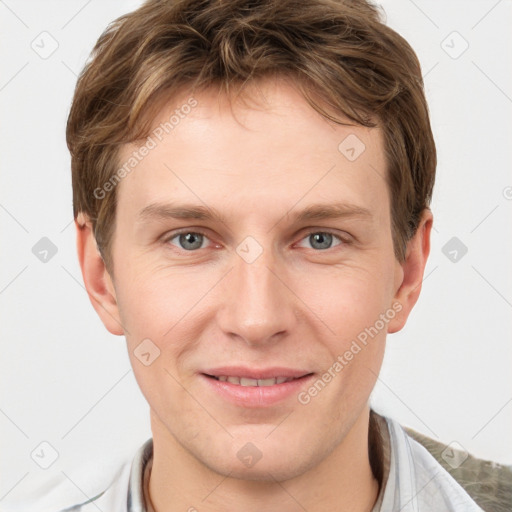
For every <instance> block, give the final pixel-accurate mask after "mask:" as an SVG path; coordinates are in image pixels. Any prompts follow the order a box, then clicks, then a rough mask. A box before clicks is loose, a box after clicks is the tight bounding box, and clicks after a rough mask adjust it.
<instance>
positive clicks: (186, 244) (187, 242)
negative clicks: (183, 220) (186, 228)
mask: <svg viewBox="0 0 512 512" xmlns="http://www.w3.org/2000/svg"><path fill="white" fill-rule="evenodd" d="M175 238H177V239H178V242H179V247H180V248H181V249H185V250H186V251H193V250H195V249H201V247H202V245H203V242H204V236H203V235H201V234H200V233H193V232H190V233H181V234H178V235H176V236H174V237H173V238H171V240H169V241H170V242H171V243H172V240H174V239H175ZM174 245H176V244H174Z"/></svg>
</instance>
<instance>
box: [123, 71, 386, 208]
mask: <svg viewBox="0 0 512 512" xmlns="http://www.w3.org/2000/svg"><path fill="white" fill-rule="evenodd" d="M144 145H147V146H148V147H151V148H150V149H149V150H148V151H145V152H144V153H145V156H143V158H140V156H139V157H138V161H137V163H136V165H135V166H134V167H133V170H132V171H130V172H129V173H128V175H127V176H126V178H124V179H123V180H122V182H121V183H120V184H119V190H118V195H119V197H118V200H119V202H118V208H125V207H129V208H130V209H132V210H133V209H137V211H138V212H139V213H140V211H142V210H143V209H144V208H147V207H148V205H151V204H153V203H160V204H162V203H165V202H168V201H171V200H172V202H176V201H179V200H183V201H184V202H186V203H189V204H190V203H192V202H195V203H197V204H200V203H201V202H202V203H203V206H205V207H208V206H209V205H211V206H212V207H215V208H216V209H217V210H219V211H220V210H222V209H223V207H224V210H223V213H226V215H228V216H229V215H231V214H236V213H238V214H240V211H238V212H236V211H235V210H237V209H240V208H242V209H243V210H244V211H245V212H246V213H247V214H248V215H249V214H253V215H257V214H264V213H267V214H268V212H269V211H272V210H276V209H279V210H280V212H282V210H283V209H284V210H286V211H289V210H290V208H293V206H294V204H297V205H299V203H300V206H303V207H305V206H307V205H308V204H310V203H311V204H313V203H315V204H318V203H319V202H320V203H321V202H322V201H326V202H333V200H335V201H336V202H347V203H350V204H352V205H355V206H360V207H361V208H365V209H371V210H381V212H380V213H384V212H385V211H387V210H388V209H389V208H388V193H387V185H386V182H385V172H386V164H385V156H384V149H383V139H382V134H381V130H380V129H379V128H366V127H362V126H357V125H354V124H348V120H347V125H339V124H334V123H332V122H330V121H328V120H327V119H326V118H324V117H323V116H321V115H320V114H319V113H318V112H316V111H315V110H314V109H313V108H312V107H311V106H310V105H309V104H308V102H307V101H306V100H305V99H304V97H303V96H302V94H301V93H300V92H299V91H297V90H296V89H295V88H294V87H293V85H291V84H289V83H287V82H285V81H263V82H262V81H259V82H255V83H254V84H253V85H251V86H248V87H247V88H246V90H245V91H244V94H243V96H242V97H241V99H240V100H233V99H229V98H227V97H226V95H224V94H221V93H219V91H218V90H217V89H215V88H210V89H208V90H204V91H202V92H200V93H194V95H193V96H192V95H191V94H190V93H188V92H187V91H186V90H183V91H181V93H180V94H179V95H176V96H175V97H173V98H172V99H170V100H169V101H168V102H167V103H166V104H163V105H162V106H161V108H160V109H159V111H158V112H157V115H156V116H155V118H154V121H153V126H152V129H151V132H150V136H149V139H148V140H147V141H142V142H138V143H137V144H130V145H126V146H124V147H123V148H122V149H121V151H120V153H119V164H120V166H122V165H123V164H125V163H126V162H128V160H129V159H130V158H133V154H134V152H138V153H140V152H141V151H140V148H141V147H142V146H144ZM230 208H231V209H233V211H228V210H229V209H230ZM376 213H379V212H378V211H376Z"/></svg>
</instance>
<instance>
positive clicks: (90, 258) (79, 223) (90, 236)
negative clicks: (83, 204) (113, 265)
mask: <svg viewBox="0 0 512 512" xmlns="http://www.w3.org/2000/svg"><path fill="white" fill-rule="evenodd" d="M75 226H76V234H77V237H76V247H77V252H78V260H79V262H80V268H81V269H82V277H83V279H84V284H85V288H86V290H87V294H88V295H89V299H90V301H91V304H92V305H93V307H94V309H95V310H96V313H98V315H99V317H100V318H101V321H102V322H103V324H104V325H105V327H106V328H107V330H108V331H109V332H111V333H112V334H116V335H122V334H124V329H123V326H122V325H121V319H120V315H119V308H118V305H117V300H116V293H115V289H114V284H113V281H112V279H111V277H110V274H109V273H108V271H107V268H106V266H105V262H104V261H103V258H102V257H101V254H100V252H99V250H98V246H97V244H96V239H95V238H94V233H93V230H92V223H91V222H90V220H89V219H88V217H87V216H86V215H85V214H83V213H79V214H78V216H77V218H76V219H75Z"/></svg>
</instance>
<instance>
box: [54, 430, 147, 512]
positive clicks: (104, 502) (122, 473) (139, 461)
mask: <svg viewBox="0 0 512 512" xmlns="http://www.w3.org/2000/svg"><path fill="white" fill-rule="evenodd" d="M152 455H153V439H152V438H150V439H148V440H147V441H146V442H145V443H144V444H143V445H142V446H141V447H140V448H139V449H138V450H137V452H136V453H135V456H134V457H133V459H132V460H129V461H127V462H125V463H124V464H123V465H122V466H121V467H120V468H119V470H118V471H117V473H116V475H115V477H114V478H113V479H112V481H111V482H110V483H107V484H106V485H105V488H104V490H103V491H102V492H100V493H99V494H97V495H96V496H93V497H90V498H86V499H85V500H83V501H82V502H80V503H77V504H75V505H72V506H69V507H67V508H64V509H61V510H59V512H98V510H103V511H105V512H107V511H108V512H127V511H128V510H145V507H144V501H143V500H144V498H143V490H142V479H143V473H144V468H145V466H146V464H147V462H148V461H149V460H150V459H151V457H152Z"/></svg>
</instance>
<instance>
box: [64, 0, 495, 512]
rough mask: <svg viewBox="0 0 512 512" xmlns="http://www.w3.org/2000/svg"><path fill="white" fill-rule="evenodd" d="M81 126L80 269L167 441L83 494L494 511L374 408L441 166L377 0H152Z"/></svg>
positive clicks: (144, 507) (413, 294)
mask: <svg viewBox="0 0 512 512" xmlns="http://www.w3.org/2000/svg"><path fill="white" fill-rule="evenodd" d="M67 140H68V146H69V148H70V152H71V155H72V172H73V195H74V214H75V219H76V226H77V233H78V243H77V246H78V255H79V260H80V265H81V268H82V273H83V278H84V282H85V285H86V288H87V291H88V293H89V296H90V298H91V302H92V304H93V306H94V308H95V309H96V311H97V313H98V314H99V316H100V317H101V319H102V321H103V323H104V324H105V326H106V328H107V329H108V330H109V331H110V332H111V333H113V334H116V335H124V336H125V337H126V341H127V346H128V351H129V355H130V360H131V363H132V366H133V370H134V374H135V376H136V379H137V382H138V383H139V385H140V388H141V390H142V393H143V394H144V396H145V397H146V399H147V401H148V403H149V405H150V411H151V429H152V433H153V437H152V439H150V440H148V442H147V443H145V444H144V446H142V447H141V448H140V450H139V451H138V453H137V454H136V456H135V457H134V459H133V461H132V462H130V463H127V464H126V465H125V466H123V467H122V468H121V469H120V472H119V473H118V475H117V476H116V479H115V480H114V481H113V482H112V483H111V484H109V485H106V486H105V490H104V492H102V493H101V494H100V495H98V496H96V497H93V498H92V499H91V500H88V501H87V502H86V503H83V504H78V505H76V506H73V507H71V508H69V509H67V510H74V511H78V510H80V511H88V510H98V509H100V510H104V511H132V512H135V511H156V512H175V511H187V510H188V511H195V510H197V511H199V512H202V511H220V510H223V511H225V510H230V511H231V510H232V511H235V510H236V511H238V510H244V511H256V510H258V511H260V510H272V511H273V510H275V511H295V510H307V511H309V512H315V511H320V510H343V511H354V512H355V511H361V512H362V511H368V512H369V511H374V512H377V511H388V510H389V511H391V510H393V511H394V510H402V511H409V510H411V511H412V510H422V511H427V510H432V511H440V510H450V511H451V510H464V511H473V510H474V511H477V510H482V508H480V507H479V506H478V505H477V503H476V502H475V501H474V499H473V498H472V497H470V495H469V494H468V493H467V492H466V491H465V490H464V489H463V487H462V486H461V485H459V484H458V483H457V481H456V480H455V479H454V478H452V477H451V476H450V474H449V473H448V472H447V471H446V470H445V469H443V467H442V466H441V465H440V464H439V463H438V462H436V460H435V458H434V457H433V456H432V455H431V454H430V453H429V452H428V451H427V449H426V448H425V447H424V446H422V444H421V443H420V442H418V441H416V440H414V439H413V437H411V435H412V433H411V435H408V434H407V432H406V431H405V430H404V429H403V428H402V427H400V425H399V424H398V423H397V422H396V421H394V420H392V419H390V418H384V417H382V416H379V415H378V414H376V413H375V412H373V411H371V410H370V408H369V404H368V401H369V396H370V393H371V391H372V389H373V387H374V385H375V382H376V379H377V376H378V374H379V370H380V367H381V363H382V359H383V355H384V349H385V340H386V335H387V333H393V332H397V331H399V330H400V329H402V328H403V326H404V325H405V323H406V320H407V317H408V315H409V313H410V311H411V310H412V308H413V307H414V305H415V303H416V301H417V299H418V296H419V294H420V290H421V283H422V279H423V272H424V268H425V264H426V261H427V257H428V254H429V248H430V231H431V228H432V222H433V217H432V213H431V211H430V209H429V203H430V199H431V195H432V187H433V184H434V175H435V167H436V152H435V145H434V141H433V137H432V132H431V128H430V122H429V115H428V109H427V104H426V101H425V97H424V93H423V88H422V78H421V71H420V67H419V63H418V60H417V58H416V56H415V54H414V52H413V50H412V49H411V48H410V46H409V45H408V44H407V42H406V41H405V40H404V39H403V38H401V37H400V36H399V35H398V34H397V33H395V32H394V31H392V30H391V29H389V28H388V27H386V26H385V25H383V24H382V23H381V22H380V20H379V16H378V12H377V10H376V9H375V8H374V7H373V6H372V5H370V4H368V3H366V2H362V1H359V2H353V1H352V2H341V1H328V0H316V1H311V0H302V1H297V0H295V1H280V2H272V1H261V2H247V1H236V0H235V1H219V0H216V1H214V0H212V1H204V0H202V1H199V0H188V1H156V0H153V1H148V2H146V3H145V4H144V5H143V6H142V7H140V8H139V9H137V10H136V11H134V12H133V13H130V14H127V15H125V16H123V17H121V18H120V19H119V20H116V22H114V23H113V24H112V25H111V26H110V27H109V28H108V29H107V30H106V31H105V32H104V34H103V35H102V36H101V37H100V39H99V41H98V43H97V44H96V47H95V49H94V51H93V55H92V59H91V60H90V61H89V63H88V64H87V66H86V67H85V69H84V71H83V72H82V74H81V76H80V78H79V80H78V84H77V89H76V91H75V97H74V100H73V105H72V107H71V112H70V116H69V119H68V127H67ZM423 444H425V445H427V444H428V443H427V442H424V443H423ZM431 451H433V449H432V447H431ZM485 499H488V497H486V498H485Z"/></svg>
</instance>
